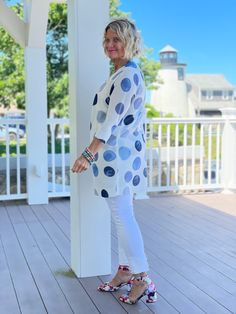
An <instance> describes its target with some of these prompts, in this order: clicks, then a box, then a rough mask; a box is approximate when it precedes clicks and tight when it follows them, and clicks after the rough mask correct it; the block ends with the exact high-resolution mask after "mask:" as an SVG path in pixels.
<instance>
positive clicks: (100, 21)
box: [68, 0, 111, 277]
mask: <svg viewBox="0 0 236 314" xmlns="http://www.w3.org/2000/svg"><path fill="white" fill-rule="evenodd" d="M108 17H109V1H108V0H100V1H85V0H68V28H69V29H68V32H69V75H70V130H71V142H70V143H71V146H70V152H71V163H72V164H73V162H74V161H75V159H76V158H77V157H78V156H79V155H80V154H81V153H82V151H83V149H84V148H85V147H86V146H88V144H89V124H90V109H91V105H92V102H93V98H94V95H95V92H96V91H97V89H98V88H99V86H100V85H101V84H102V83H103V82H104V80H105V79H106V78H107V76H108V73H109V67H108V61H107V60H106V58H105V56H104V53H103V48H102V37H103V30H104V27H105V24H106V22H107V21H108ZM71 266H72V269H73V270H74V272H75V273H76V275H77V276H78V277H87V276H96V275H104V274H108V273H110V271H111V251H110V214H109V210H108V209H107V205H106V203H105V201H104V200H103V199H100V198H99V197H96V196H94V194H93V183H92V173H91V169H89V171H87V172H85V173H82V174H71Z"/></svg>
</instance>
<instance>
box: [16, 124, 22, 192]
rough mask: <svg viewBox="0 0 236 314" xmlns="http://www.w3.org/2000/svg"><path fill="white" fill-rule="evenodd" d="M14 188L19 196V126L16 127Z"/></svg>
mask: <svg viewBox="0 0 236 314" xmlns="http://www.w3.org/2000/svg"><path fill="white" fill-rule="evenodd" d="M16 131H17V133H16V186H17V192H16V193H17V195H20V192H21V191H20V186H21V177H20V134H19V124H17V126H16Z"/></svg>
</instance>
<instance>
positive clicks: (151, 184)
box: [149, 123, 153, 187]
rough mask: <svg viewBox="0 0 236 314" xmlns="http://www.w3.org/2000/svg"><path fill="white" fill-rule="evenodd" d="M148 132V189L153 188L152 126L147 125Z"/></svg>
mask: <svg viewBox="0 0 236 314" xmlns="http://www.w3.org/2000/svg"><path fill="white" fill-rule="evenodd" d="M149 130H150V133H149V145H150V148H149V152H150V154H149V176H150V178H149V185H150V187H152V186H153V180H152V175H153V124H152V123H150V124H149Z"/></svg>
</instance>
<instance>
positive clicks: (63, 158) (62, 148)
mask: <svg viewBox="0 0 236 314" xmlns="http://www.w3.org/2000/svg"><path fill="white" fill-rule="evenodd" d="M61 172H62V191H63V192H65V187H66V180H65V172H66V170H65V125H64V123H63V124H61Z"/></svg>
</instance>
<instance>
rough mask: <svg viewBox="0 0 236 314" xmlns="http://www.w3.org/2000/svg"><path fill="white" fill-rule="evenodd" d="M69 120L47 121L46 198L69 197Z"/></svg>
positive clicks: (52, 119)
mask: <svg viewBox="0 0 236 314" xmlns="http://www.w3.org/2000/svg"><path fill="white" fill-rule="evenodd" d="M69 167H70V158H69V119H65V118H63V119H56V118H50V119H48V196H49V197H60V196H69V195H70V182H69V180H70V178H69V176H70V170H69Z"/></svg>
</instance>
